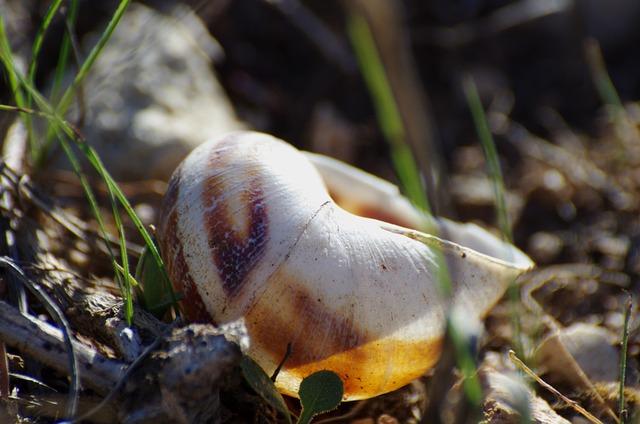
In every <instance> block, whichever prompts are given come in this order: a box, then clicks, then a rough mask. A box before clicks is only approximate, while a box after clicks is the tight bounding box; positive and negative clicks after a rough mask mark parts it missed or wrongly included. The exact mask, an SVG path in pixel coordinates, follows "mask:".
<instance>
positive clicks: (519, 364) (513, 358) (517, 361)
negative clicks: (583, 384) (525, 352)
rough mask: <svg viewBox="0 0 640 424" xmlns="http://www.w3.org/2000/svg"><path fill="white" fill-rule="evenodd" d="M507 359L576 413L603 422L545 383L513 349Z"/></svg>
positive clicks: (591, 420)
mask: <svg viewBox="0 0 640 424" xmlns="http://www.w3.org/2000/svg"><path fill="white" fill-rule="evenodd" d="M509 359H511V362H513V364H514V365H515V366H516V367H518V368H519V369H520V370H522V371H523V372H524V373H526V374H527V375H528V376H529V377H531V378H533V379H534V380H535V381H537V382H538V384H540V385H541V386H542V387H544V388H545V389H547V390H548V391H550V392H551V393H553V394H554V395H556V396H557V397H559V398H560V399H562V401H563V402H565V403H566V404H567V405H569V406H570V407H571V408H573V409H574V410H575V411H577V412H578V413H580V414H581V415H582V416H583V417H585V418H586V419H587V420H589V421H590V422H592V423H594V424H604V423H603V422H602V421H600V420H599V419H598V418H596V417H594V416H593V415H592V414H591V413H590V412H589V411H587V410H586V409H584V408H583V407H582V406H580V404H579V403H578V402H576V401H575V400H571V399H569V398H568V397H566V396H565V395H563V394H562V393H560V392H559V391H557V390H556V389H555V388H554V387H553V386H551V385H550V384H549V383H547V382H546V381H544V380H543V379H542V378H540V377H538V375H537V374H536V373H535V372H533V370H532V369H531V368H529V367H528V366H526V365H525V364H524V362H522V361H521V360H520V359H519V358H518V357H517V356H516V353H515V352H514V351H513V350H510V351H509ZM614 419H615V420H616V423H619V421H618V420H617V419H616V418H615V417H614Z"/></svg>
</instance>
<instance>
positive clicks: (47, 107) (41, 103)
mask: <svg viewBox="0 0 640 424" xmlns="http://www.w3.org/2000/svg"><path fill="white" fill-rule="evenodd" d="M1 23H2V20H1V19H0V24H1ZM1 30H2V28H1V27H0V31H1ZM1 35H2V33H0V58H1V59H2V60H3V63H5V66H6V67H9V66H11V65H12V64H13V63H12V62H11V61H10V60H6V59H7V55H6V54H5V53H6V52H5V49H2V48H1V47H2V37H1ZM8 71H9V72H12V73H13V75H14V76H15V79H16V86H17V85H18V83H19V84H20V85H21V87H22V88H24V90H25V91H26V92H28V93H29V95H30V96H31V97H32V98H33V100H34V101H35V103H36V104H37V105H38V107H39V108H40V109H41V110H42V113H43V114H44V115H46V116H47V119H48V120H50V122H52V123H53V124H54V125H55V128H58V129H59V130H61V131H62V132H63V133H64V135H65V136H66V137H68V138H69V140H72V141H75V142H76V145H77V146H78V147H79V148H80V151H81V152H82V153H83V154H84V155H85V156H86V157H87V160H88V161H89V163H90V164H91V165H92V166H93V167H94V169H95V170H96V171H97V172H98V174H99V175H100V177H101V178H102V179H103V180H104V182H105V183H106V185H107V189H108V191H109V194H110V195H113V196H114V197H115V198H116V199H117V200H118V202H120V204H121V205H122V207H123V208H124V209H125V211H126V213H127V214H128V215H129V217H130V218H131V220H132V222H133V224H134V225H135V227H136V229H137V230H138V232H139V233H140V235H141V236H142V238H143V239H144V241H145V244H146V245H147V248H148V249H149V252H150V253H151V256H152V257H153V259H154V261H155V262H156V264H157V265H158V268H159V269H161V270H162V273H163V275H164V277H165V278H166V281H170V280H169V276H168V274H167V271H166V267H165V266H164V262H163V261H162V258H161V257H160V252H159V251H158V249H157V247H156V246H155V244H154V243H153V240H152V238H151V235H150V234H149V232H148V231H147V229H146V228H145V227H144V225H143V224H142V221H141V220H140V218H139V217H138V216H137V215H136V213H135V211H134V210H133V208H132V207H131V204H130V203H129V201H128V199H127V198H126V196H125V195H124V193H123V192H122V190H120V188H119V187H118V185H117V184H116V182H115V181H114V180H113V178H112V177H111V175H110V174H109V172H108V171H107V170H106V168H105V167H104V165H103V164H102V162H101V161H100V159H99V158H98V155H97V153H96V152H95V151H94V150H93V149H92V148H91V147H90V146H89V145H88V144H87V143H86V141H85V140H84V139H83V138H82V137H81V136H80V135H79V134H78V133H77V132H76V131H75V130H74V129H73V127H72V126H71V125H70V124H69V123H68V122H66V121H65V120H64V119H63V118H62V117H61V116H60V114H58V113H57V110H56V109H54V108H53V106H52V105H51V104H49V102H48V101H47V100H46V99H45V98H44V97H43V96H42V95H41V94H40V93H39V92H38V91H37V90H36V89H35V88H34V87H33V86H32V85H31V84H29V82H28V81H26V80H25V79H24V78H23V77H21V76H20V75H19V74H17V73H16V72H15V68H9V69H8ZM21 110H27V109H26V108H21ZM54 135H55V136H56V137H57V139H58V140H59V141H60V142H61V145H62V148H63V149H64V151H65V154H66V155H67V157H68V158H69V160H70V162H71V165H72V167H73V169H74V171H75V172H76V174H77V175H78V178H79V179H80V183H81V185H82V186H83V189H84V191H85V195H86V196H87V199H88V200H89V204H90V206H91V210H92V212H93V214H94V215H95V218H96V220H97V221H98V225H99V226H100V232H101V234H102V236H103V238H104V241H105V243H107V244H108V243H109V242H108V237H107V232H106V227H105V226H104V221H103V220H102V216H101V215H100V211H99V209H98V205H97V201H96V199H95V196H94V195H93V191H92V190H91V187H90V185H89V183H88V181H87V179H86V177H85V176H84V174H83V173H82V171H81V168H80V163H79V161H78V159H77V157H76V155H75V153H74V152H73V149H71V146H70V145H69V144H68V142H67V140H65V137H64V136H63V134H60V133H59V132H56V134H54ZM107 249H108V251H109V252H110V256H111V259H112V264H113V267H114V272H115V274H116V276H117V275H118V273H119V272H120V271H119V270H118V268H119V265H118V264H117V261H116V260H115V256H114V255H113V252H112V250H111V246H110V245H109V246H107ZM125 250H126V249H125ZM122 268H123V269H125V270H126V271H127V272H125V273H124V274H125V275H126V274H127V273H128V268H127V267H122ZM129 278H130V277H129ZM129 281H131V280H129ZM169 290H170V293H171V295H172V301H173V302H174V303H175V302H177V298H176V296H175V293H174V292H173V290H171V289H169ZM128 295H129V294H128V293H123V298H125V299H126V298H127V296H128Z"/></svg>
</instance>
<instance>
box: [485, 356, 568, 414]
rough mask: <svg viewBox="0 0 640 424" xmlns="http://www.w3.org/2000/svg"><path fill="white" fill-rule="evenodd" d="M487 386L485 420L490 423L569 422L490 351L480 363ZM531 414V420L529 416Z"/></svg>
mask: <svg viewBox="0 0 640 424" xmlns="http://www.w3.org/2000/svg"><path fill="white" fill-rule="evenodd" d="M480 375H481V377H482V380H483V385H484V386H485V393H486V395H485V401H484V419H485V420H484V421H483V422H487V423H491V424H512V423H513V424H517V423H521V422H531V423H537V424H569V421H567V420H566V419H564V418H562V417H561V416H560V415H558V414H557V413H556V412H555V411H554V410H553V409H551V407H550V406H549V404H548V403H547V402H546V401H545V400H543V399H542V398H539V397H538V396H536V395H535V393H534V392H533V391H532V390H531V389H530V388H529V387H528V386H527V384H526V383H525V382H524V380H523V379H522V377H521V376H520V375H519V374H518V373H516V372H515V370H513V369H511V368H509V367H508V366H506V364H504V363H502V361H501V360H500V358H498V355H496V354H490V355H487V358H486V359H485V361H484V363H483V364H482V366H481V367H480ZM526 415H529V418H530V420H526V418H525V417H526Z"/></svg>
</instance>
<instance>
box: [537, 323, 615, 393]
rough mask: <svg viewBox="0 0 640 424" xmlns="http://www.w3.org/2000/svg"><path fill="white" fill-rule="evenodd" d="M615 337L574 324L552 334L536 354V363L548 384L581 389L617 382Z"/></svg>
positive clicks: (607, 332) (588, 325) (595, 328)
mask: <svg viewBox="0 0 640 424" xmlns="http://www.w3.org/2000/svg"><path fill="white" fill-rule="evenodd" d="M614 339H615V336H613V335H612V334H611V333H610V332H609V331H608V330H607V329H605V328H604V327H598V326H595V325H591V324H583V323H577V324H574V325H571V326H570V327H567V328H563V329H561V330H559V332H558V333H554V334H551V335H550V336H548V337H547V338H546V339H544V340H543V341H542V343H540V346H539V347H538V349H537V351H536V361H537V363H538V364H539V365H540V366H541V367H543V368H544V369H545V370H546V373H547V374H549V377H548V379H549V381H550V382H563V383H568V384H570V385H571V386H573V387H583V388H584V389H589V388H590V387H589V386H588V385H585V380H584V378H583V376H584V377H587V378H588V379H589V380H590V381H591V382H592V383H605V382H612V381H617V380H618V356H619V354H618V349H616V348H615V346H613V343H614Z"/></svg>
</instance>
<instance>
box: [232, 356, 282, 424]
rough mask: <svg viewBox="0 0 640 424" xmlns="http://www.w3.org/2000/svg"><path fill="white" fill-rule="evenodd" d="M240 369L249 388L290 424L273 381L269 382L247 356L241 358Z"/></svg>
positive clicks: (267, 377)
mask: <svg viewBox="0 0 640 424" xmlns="http://www.w3.org/2000/svg"><path fill="white" fill-rule="evenodd" d="M240 368H242V375H243V376H244V379H245V380H246V381H247V383H249V386H251V388H252V389H253V390H254V391H255V392H256V393H257V394H259V395H260V397H262V399H264V400H265V401H266V402H267V403H268V404H269V405H271V406H272V407H274V408H275V409H276V410H277V411H278V412H280V413H281V414H282V415H284V417H285V419H286V420H287V422H288V423H289V424H291V416H290V415H289V408H287V405H286V404H285V403H284V399H283V398H282V395H281V394H280V393H279V392H278V391H277V390H276V386H274V384H273V381H271V379H270V378H269V376H268V375H267V374H266V373H265V372H264V370H263V369H262V368H260V365H258V364H257V363H256V361H254V360H253V359H251V358H249V357H248V356H243V357H242V361H241V362H240Z"/></svg>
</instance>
